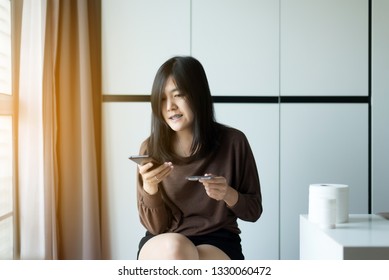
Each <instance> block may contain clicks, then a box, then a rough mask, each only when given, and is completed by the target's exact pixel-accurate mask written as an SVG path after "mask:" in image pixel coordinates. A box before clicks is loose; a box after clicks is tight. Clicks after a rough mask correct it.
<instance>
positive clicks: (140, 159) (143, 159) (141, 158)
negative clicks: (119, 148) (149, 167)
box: [128, 155, 160, 166]
mask: <svg viewBox="0 0 389 280" xmlns="http://www.w3.org/2000/svg"><path fill="white" fill-rule="evenodd" d="M128 158H129V159H130V160H132V161H133V162H136V163H137V164H139V165H144V164H146V163H149V162H153V163H154V166H155V165H160V163H158V162H156V161H155V159H153V158H152V157H150V156H149V155H136V156H129V157H128Z"/></svg>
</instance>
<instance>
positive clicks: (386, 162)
mask: <svg viewBox="0 0 389 280" xmlns="http://www.w3.org/2000/svg"><path fill="white" fill-rule="evenodd" d="M388 15H389V1H387V0H375V1H373V33H372V37H373V38H372V40H373V41H372V61H373V62H372V64H373V65H372V72H373V79H372V104H373V106H372V108H373V109H372V116H373V125H372V144H373V145H372V152H373V156H372V178H373V192H372V193H373V201H372V208H373V209H372V211H373V213H377V212H389V187H388V186H389V172H388V171H389V149H388V143H389V125H388V124H389V113H388V104H389V94H388V93H389V79H388V77H389V52H388V50H389V28H388V27H389V17H388Z"/></svg>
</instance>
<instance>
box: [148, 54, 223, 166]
mask: <svg viewBox="0 0 389 280" xmlns="http://www.w3.org/2000/svg"><path fill="white" fill-rule="evenodd" d="M169 77H172V78H173V80H174V82H175V84H176V86H177V88H178V90H179V91H180V93H181V94H183V95H184V97H185V98H186V100H187V102H188V104H189V106H190V108H191V110H192V112H193V114H194V121H193V142H192V147H191V156H190V157H189V158H190V159H198V158H202V157H204V156H206V155H207V154H208V153H210V152H211V151H212V150H213V149H214V148H215V146H216V145H217V143H218V137H217V136H218V127H219V125H218V124H217V123H216V120H215V116H214V108H213V103H212V97H211V92H210V89H209V84H208V79H207V76H206V74H205V71H204V68H203V66H202V65H201V63H200V62H199V61H198V60H197V59H195V58H193V57H191V56H176V57H173V58H170V59H169V60H167V61H166V62H165V63H164V64H162V66H161V67H160V68H159V69H158V71H157V73H156V75H155V79H154V83H153V87H152V91H151V106H152V120H151V135H150V138H149V141H148V148H147V150H148V153H149V154H150V155H151V156H152V157H153V158H155V159H156V160H158V161H160V162H164V161H173V162H180V161H182V160H183V159H182V158H180V157H178V156H177V155H175V154H174V152H173V147H172V142H173V141H172V140H173V135H174V131H173V130H172V129H171V128H170V127H169V125H168V124H167V123H166V122H165V120H164V118H163V116H162V108H161V104H162V97H163V94H164V90H165V85H166V82H167V80H168V78H169Z"/></svg>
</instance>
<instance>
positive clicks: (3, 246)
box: [0, 115, 14, 260]
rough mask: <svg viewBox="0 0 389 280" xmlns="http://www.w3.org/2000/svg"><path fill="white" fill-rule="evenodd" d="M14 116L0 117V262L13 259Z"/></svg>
mask: <svg viewBox="0 0 389 280" xmlns="http://www.w3.org/2000/svg"><path fill="white" fill-rule="evenodd" d="M12 166H13V161H12V116H1V115H0V194H1V195H0V260H9V259H12V258H13V233H14V232H13V203H12V201H13V191H12V190H13V185H12V178H13V176H12V173H13V172H12Z"/></svg>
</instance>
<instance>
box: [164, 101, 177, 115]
mask: <svg viewBox="0 0 389 280" xmlns="http://www.w3.org/2000/svg"><path fill="white" fill-rule="evenodd" d="M166 109H167V111H168V112H170V111H173V110H175V109H177V105H176V103H175V102H174V99H172V98H167V99H166Z"/></svg>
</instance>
